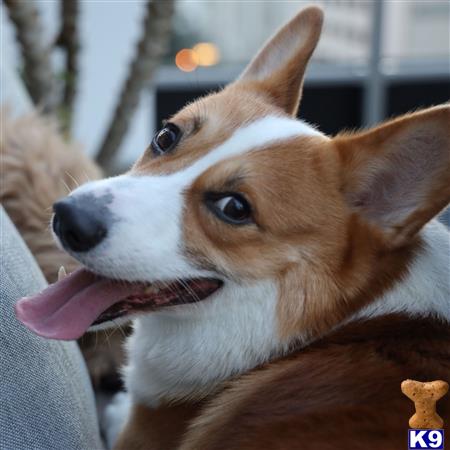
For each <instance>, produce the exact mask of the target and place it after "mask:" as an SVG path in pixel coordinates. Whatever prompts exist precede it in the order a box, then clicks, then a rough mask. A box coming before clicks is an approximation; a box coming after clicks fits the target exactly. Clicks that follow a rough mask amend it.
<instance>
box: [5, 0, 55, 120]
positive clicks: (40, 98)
mask: <svg viewBox="0 0 450 450" xmlns="http://www.w3.org/2000/svg"><path fill="white" fill-rule="evenodd" d="M3 3H4V5H5V6H6V8H7V10H8V13H9V17H10V19H11V21H12V22H13V24H14V26H15V28H16V36H17V40H18V41H19V44H20V48H21V52H22V58H23V75H24V81H25V85H26V87H27V89H28V92H29V93H30V96H31V99H32V100H33V102H34V104H35V105H36V106H38V107H41V108H42V110H43V112H44V113H51V112H53V110H54V107H55V100H56V99H55V82H54V81H55V80H54V76H53V71H52V67H51V63H50V50H51V48H50V46H47V45H45V43H44V34H43V28H42V24H41V21H40V17H39V13H38V10H37V9H36V4H35V3H34V2H32V1H29V0H3Z"/></svg>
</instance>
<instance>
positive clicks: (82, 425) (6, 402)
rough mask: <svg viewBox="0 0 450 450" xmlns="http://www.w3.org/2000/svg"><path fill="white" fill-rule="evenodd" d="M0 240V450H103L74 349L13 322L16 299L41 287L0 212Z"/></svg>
mask: <svg viewBox="0 0 450 450" xmlns="http://www.w3.org/2000/svg"><path fill="white" fill-rule="evenodd" d="M0 239H1V242H0V245H1V272H0V274H1V283H0V360H1V363H0V449H2V450H3V449H5V450H6V449H8V450H22V449H23V450H33V449H39V450H53V449H55V450H62V449H64V450H72V449H73V450H75V449H77V450H97V449H103V445H102V442H101V439H100V434H99V428H98V421H97V416H96V411H95V402H94V396H93V391H92V387H91V385H90V381H89V377H88V374H87V371H86V367H85V364H84V361H83V359H82V356H81V353H80V351H79V349H78V346H77V344H76V343H75V342H61V341H50V340H47V339H43V338H40V337H38V336H36V335H34V334H33V333H31V332H30V331H28V330H27V329H26V328H25V327H24V326H23V325H22V324H21V323H19V322H18V321H17V319H16V317H15V314H14V303H15V302H16V301H17V299H19V298H20V297H23V296H25V295H29V294H32V293H35V292H37V291H39V290H40V289H42V288H43V287H45V285H46V283H45V280H44V277H43V276H42V273H41V272H40V270H39V268H38V267H37V265H36V262H35V261H34V259H33V257H32V255H31V254H30V252H29V250H28V248H27V247H26V245H25V243H24V242H23V240H22V239H21V237H20V236H19V234H18V232H17V230H16V229H15V227H14V225H13V224H12V223H11V221H10V219H9V218H8V216H7V215H6V213H5V212H4V210H3V208H1V207H0Z"/></svg>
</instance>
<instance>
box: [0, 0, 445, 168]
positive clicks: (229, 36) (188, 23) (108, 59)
mask: <svg viewBox="0 0 450 450" xmlns="http://www.w3.org/2000/svg"><path fill="white" fill-rule="evenodd" d="M14 1H16V2H18V1H20V0H4V1H3V4H2V11H1V12H2V18H1V29H2V56H1V57H2V83H3V89H2V104H4V103H9V104H11V105H12V106H13V108H15V109H16V110H17V111H18V112H20V110H21V108H26V107H25V106H21V105H22V103H21V100H19V97H20V94H18V92H17V89H16V88H17V86H15V83H14V80H11V77H12V78H14V76H17V77H19V78H20V77H21V76H22V74H23V59H22V58H21V50H20V45H18V44H17V37H18V36H17V30H15V29H14V26H13V23H12V20H11V13H10V11H7V6H8V8H10V6H11V4H12V3H14ZM27 2H28V3H29V4H31V5H32V6H33V7H35V9H36V11H37V13H38V14H39V17H38V19H39V21H40V27H41V34H42V36H40V39H41V40H42V41H43V45H44V46H45V44H46V43H53V42H55V41H56V40H57V37H58V33H60V28H61V14H62V13H61V8H62V7H63V6H62V5H64V3H65V4H66V6H67V5H68V4H69V3H70V4H72V5H73V4H76V5H77V11H76V13H75V16H76V20H77V26H76V32H77V45H78V48H77V49H78V52H77V86H76V98H75V100H74V102H73V108H72V109H73V111H72V117H71V126H70V131H71V136H72V137H73V138H74V139H76V140H77V141H79V142H81V143H82V144H83V146H84V148H85V150H86V152H87V153H88V154H89V155H91V156H93V157H95V156H96V154H97V153H98V152H99V151H100V149H101V147H102V143H103V144H104V140H105V136H106V134H107V130H108V127H110V126H111V121H112V118H113V115H114V110H115V108H117V105H118V102H119V98H120V93H121V92H123V90H124V83H125V81H126V79H127V76H128V75H129V72H130V64H131V63H132V61H133V58H134V57H135V56H136V52H137V47H136V43H137V42H139V40H140V39H142V33H143V28H145V20H146V19H145V16H146V14H148V11H147V8H148V2H146V1H133V0H124V1H121V0H114V1H113V0H110V1H98V0H95V1H94V0H92V1H90V0H85V1H80V2H77V1H75V0H69V2H67V1H66V2H64V0H62V2H61V1H57V0H54V1H51V0H45V1H44V0H42V1H38V0H35V1H32V0H27ZM168 3H170V2H168ZM312 3H313V4H319V5H320V6H322V7H323V8H324V9H325V25H324V30H323V35H322V38H321V42H320V44H319V47H318V49H317V51H316V53H315V55H314V57H313V59H312V64H311V65H310V67H309V70H308V73H307V77H306V85H305V93H304V97H303V101H302V105H301V108H300V116H301V117H302V118H303V119H305V120H307V121H310V122H312V123H314V124H317V125H319V127H320V129H321V130H322V131H324V132H326V133H331V134H332V133H336V132H338V131H339V130H342V129H343V128H355V127H361V126H365V125H370V124H373V123H375V122H378V121H379V120H382V119H383V118H385V117H388V116H392V115H394V114H399V113H402V112H406V111H408V110H411V109H414V108H417V107H421V106H428V105H433V104H437V103H442V102H445V101H448V100H449V97H450V59H449V55H450V2H449V1H442V0H441V1H433V0H423V1H413V0H410V1H409V0H398V1H396V0H391V1H387V0H385V1H361V0H353V1H350V0H343V1H337V0H336V1H334V0H329V1H309V2H301V1H228V0H227V1H182V0H180V1H178V2H175V3H174V9H173V11H170V13H168V14H170V15H171V28H170V33H169V36H168V38H167V40H168V42H167V45H166V47H165V49H164V51H163V52H162V53H163V54H162V56H161V58H160V60H159V61H160V62H159V64H158V67H157V68H153V67H152V68H151V76H150V74H149V76H148V79H145V80H144V81H145V82H144V83H143V85H144V87H143V89H141V90H140V92H139V96H138V97H139V102H137V106H136V109H135V112H134V111H133V110H134V107H133V108H131V109H130V110H129V111H127V113H126V114H127V119H130V123H129V127H128V128H127V129H126V132H124V133H123V134H124V136H123V138H121V139H120V142H119V145H117V149H115V150H114V152H113V157H112V158H111V160H110V161H109V170H110V171H112V172H117V171H121V170H124V169H126V168H128V167H129V166H130V164H131V163H132V162H133V161H134V160H135V159H136V158H137V157H138V155H139V154H140V153H141V152H142V151H143V150H144V149H145V147H146V146H147V145H148V143H149V141H150V139H151V136H152V135H153V133H154V131H155V130H156V129H157V127H158V126H159V124H160V123H161V120H162V119H164V118H167V117H169V116H170V115H171V114H173V113H174V112H176V111H177V110H178V109H179V108H180V107H182V106H183V105H184V104H185V103H186V102H189V101H191V100H193V99H194V98H195V97H197V96H199V95H203V94H205V93H207V92H210V91H212V90H215V89H217V88H219V87H220V86H223V85H224V84H226V83H228V82H229V81H231V80H233V79H234V78H235V77H236V76H237V75H238V74H239V72H240V71H241V70H242V69H243V67H244V65H245V64H246V63H247V62H248V61H249V59H250V58H252V56H253V55H254V54H255V52H256V51H257V50H258V48H259V47H260V46H261V45H262V43H263V42H264V41H265V40H267V39H268V38H269V36H270V35H271V34H272V33H274V31H275V30H276V29H277V28H278V27H280V26H281V25H282V24H283V23H284V22H285V21H287V20H288V19H289V18H291V17H292V16H293V15H294V14H295V13H296V12H297V11H298V10H300V9H301V8H302V6H305V5H306V4H312ZM36 11H35V12H36ZM16 28H17V24H16ZM153 39H154V37H153ZM56 47H57V46H56ZM50 59H51V64H52V67H53V68H56V69H55V72H56V74H57V76H56V79H57V78H58V73H59V74H60V73H61V71H62V70H63V66H64V64H65V59H64V57H63V52H62V51H61V48H60V50H58V48H56V50H55V51H52V52H51V55H50ZM58 68H61V70H59V72H58ZM153 69H154V70H153ZM5 70H6V71H7V72H8V73H7V74H5ZM11 71H13V72H14V73H15V75H14V74H13V75H12V74H11ZM144 78H145V77H144ZM5 80H7V82H6V81H5ZM12 86H15V87H12ZM22 100H23V99H22ZM23 101H25V100H23ZM128 116H129V117H128Z"/></svg>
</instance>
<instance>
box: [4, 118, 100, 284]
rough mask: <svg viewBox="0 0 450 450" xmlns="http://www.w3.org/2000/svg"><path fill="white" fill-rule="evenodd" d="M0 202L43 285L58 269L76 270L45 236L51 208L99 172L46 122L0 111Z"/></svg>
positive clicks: (51, 280)
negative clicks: (14, 226)
mask: <svg viewBox="0 0 450 450" xmlns="http://www.w3.org/2000/svg"><path fill="white" fill-rule="evenodd" d="M1 122H2V128H3V129H2V134H1V137H0V151H1V154H2V165H1V169H0V176H1V179H2V183H1V186H0V200H1V202H2V204H3V207H4V208H5V210H6V211H7V213H8V215H9V216H10V217H11V220H12V221H13V222H14V224H15V225H16V227H17V228H18V229H19V231H20V233H21V235H22V237H23V238H24V240H25V242H26V244H27V245H28V247H29V249H30V250H31V252H32V253H33V255H34V256H35V258H36V260H37V262H38V264H39V267H40V268H41V270H42V272H43V273H44V276H45V278H46V279H47V281H48V282H50V283H52V282H54V281H56V279H57V275H58V269H59V268H60V266H62V265H64V267H65V268H66V269H67V272H71V271H73V270H74V269H75V268H77V267H78V266H79V263H77V262H76V261H75V260H74V259H73V258H71V257H70V256H69V255H68V254H67V253H65V252H63V251H62V250H60V249H59V248H57V246H56V244H55V242H54V240H53V237H52V235H51V232H50V227H49V224H50V218H51V216H52V205H53V203H54V202H55V201H56V200H58V199H59V198H61V197H64V196H66V195H67V194H68V193H69V192H70V191H71V190H72V189H74V188H76V187H77V185H78V184H82V183H85V182H86V181H88V180H95V179H98V178H100V176H101V171H100V169H99V168H98V166H96V165H95V163H94V162H93V161H91V160H90V159H89V158H88V157H87V156H85V155H84V153H83V152H81V151H80V149H79V148H78V147H77V146H75V145H73V144H70V143H68V142H66V141H65V140H64V139H63V138H62V137H61V136H60V135H59V133H58V132H57V130H56V126H55V124H54V123H52V122H51V121H49V120H46V119H44V118H42V117H40V116H39V115H38V114H37V113H32V114H29V115H27V116H24V117H20V118H17V119H13V118H12V117H10V115H9V113H8V111H7V110H5V109H4V110H2V117H1Z"/></svg>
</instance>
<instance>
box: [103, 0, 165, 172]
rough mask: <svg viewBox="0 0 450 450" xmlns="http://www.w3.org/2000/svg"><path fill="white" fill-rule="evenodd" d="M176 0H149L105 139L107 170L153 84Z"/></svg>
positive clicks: (104, 154) (105, 164) (105, 166)
mask: <svg viewBox="0 0 450 450" xmlns="http://www.w3.org/2000/svg"><path fill="white" fill-rule="evenodd" d="M173 11H174V0H164V1H161V0H148V2H147V5H146V17H145V19H144V27H143V32H142V36H141V38H140V40H139V43H138V45H137V50H136V53H135V56H134V59H133V61H132V63H131V65H130V70H129V73H128V77H127V79H126V82H125V83H124V85H123V88H122V91H121V94H120V99H119V102H118V104H117V106H116V109H115V112H114V115H113V118H112V120H111V123H110V125H109V127H108V130H107V132H106V133H105V136H104V138H103V141H102V144H101V146H100V150H99V152H98V154H97V161H98V162H99V163H100V165H101V166H102V167H104V168H106V170H108V169H110V170H111V168H112V164H113V158H114V156H115V154H116V153H117V150H118V149H119V147H120V144H121V143H122V140H123V138H124V137H125V135H126V132H127V130H128V127H129V125H130V121H131V118H132V117H133V113H134V112H135V110H136V107H137V105H138V102H139V97H140V94H141V92H142V90H143V88H144V87H145V86H146V85H147V83H148V82H149V81H150V79H151V77H152V76H153V73H154V71H155V69H156V68H157V67H158V65H159V61H160V58H161V56H163V55H164V54H165V53H166V51H167V49H168V44H169V38H170V33H171V23H172V16H173Z"/></svg>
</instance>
